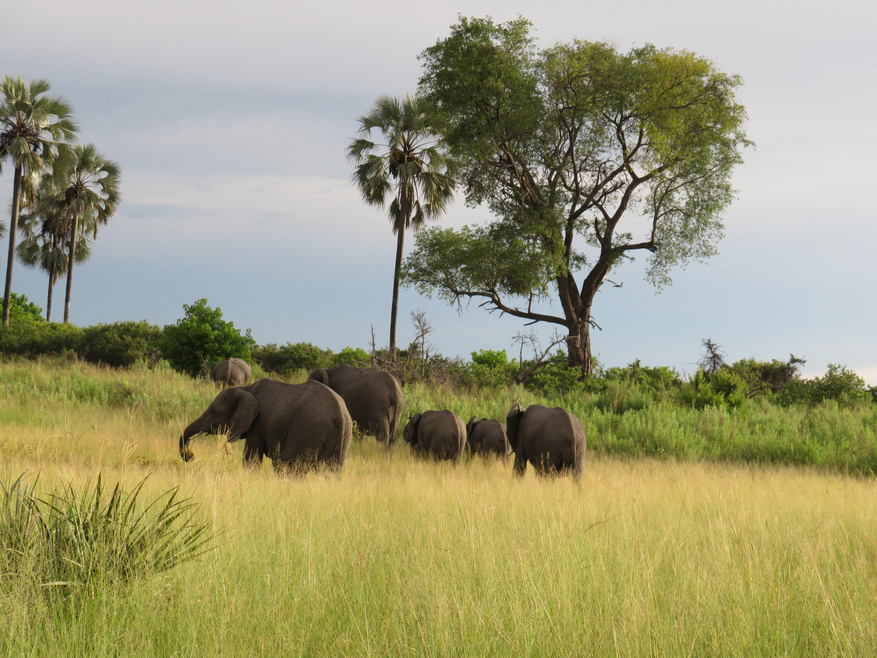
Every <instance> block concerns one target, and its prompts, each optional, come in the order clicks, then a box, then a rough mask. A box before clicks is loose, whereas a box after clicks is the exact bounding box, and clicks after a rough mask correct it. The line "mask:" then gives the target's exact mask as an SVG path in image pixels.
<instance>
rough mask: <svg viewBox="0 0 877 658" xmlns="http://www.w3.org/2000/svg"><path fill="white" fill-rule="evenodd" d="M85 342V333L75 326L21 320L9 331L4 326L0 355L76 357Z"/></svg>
mask: <svg viewBox="0 0 877 658" xmlns="http://www.w3.org/2000/svg"><path fill="white" fill-rule="evenodd" d="M84 338H85V333H84V332H83V330H82V329H80V328H79V327H75V326H73V325H72V324H63V323H60V322H45V321H43V320H41V321H36V320H31V319H26V318H19V319H17V320H16V321H14V322H13V321H10V322H9V326H8V327H3V326H0V353H2V354H17V355H20V356H26V357H30V358H33V357H36V356H40V355H44V354H56V355H60V354H73V353H78V352H79V351H80V350H81V348H82V343H83V340H84Z"/></svg>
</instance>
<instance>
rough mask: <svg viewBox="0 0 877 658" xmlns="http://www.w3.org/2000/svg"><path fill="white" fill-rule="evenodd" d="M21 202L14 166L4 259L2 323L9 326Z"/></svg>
mask: <svg viewBox="0 0 877 658" xmlns="http://www.w3.org/2000/svg"><path fill="white" fill-rule="evenodd" d="M20 202H21V167H16V168H15V177H14V178H13V182H12V217H11V219H10V222H9V259H8V260H7V261H6V292H5V293H4V294H3V325H4V326H6V327H8V326H9V302H10V301H11V300H12V264H13V263H14V262H15V235H16V233H17V232H18V209H19V204H20Z"/></svg>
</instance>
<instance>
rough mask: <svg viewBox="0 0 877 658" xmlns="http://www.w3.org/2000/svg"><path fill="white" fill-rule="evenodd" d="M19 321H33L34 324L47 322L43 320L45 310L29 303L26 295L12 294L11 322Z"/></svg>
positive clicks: (10, 301)
mask: <svg viewBox="0 0 877 658" xmlns="http://www.w3.org/2000/svg"><path fill="white" fill-rule="evenodd" d="M17 320H33V321H34V322H45V320H44V319H43V309H41V308H40V307H39V306H37V305H36V304H34V303H33V302H31V301H29V300H28V298H27V296H26V295H19V294H17V293H14V292H13V293H11V294H10V298H9V322H10V324H11V323H12V322H15V321H17Z"/></svg>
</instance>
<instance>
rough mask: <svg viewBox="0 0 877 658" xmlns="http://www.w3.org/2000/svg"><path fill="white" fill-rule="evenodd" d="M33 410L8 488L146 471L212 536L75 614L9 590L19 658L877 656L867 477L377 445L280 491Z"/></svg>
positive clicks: (8, 642) (204, 454) (107, 416)
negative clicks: (196, 555) (197, 553)
mask: <svg viewBox="0 0 877 658" xmlns="http://www.w3.org/2000/svg"><path fill="white" fill-rule="evenodd" d="M19 404H20V405H21V407H22V408H19V409H16V410H10V409H9V408H8V407H3V406H0V460H2V464H3V471H4V472H5V473H6V474H7V476H8V475H9V474H11V475H18V474H19V473H21V472H22V471H25V470H36V471H39V473H40V485H41V487H43V488H49V487H52V486H53V485H54V484H57V483H61V482H65V481H70V482H73V483H83V482H85V481H86V480H93V478H94V477H96V474H97V472H98V471H101V472H102V473H103V477H104V479H105V481H106V482H110V483H112V482H114V481H115V480H117V479H123V480H124V481H125V482H126V484H127V485H128V486H132V485H133V484H134V483H135V482H137V481H139V480H140V479H142V478H143V477H145V476H147V475H148V476H149V480H148V481H147V485H146V487H145V490H144V493H147V494H150V495H157V494H158V493H161V492H163V491H165V490H167V489H168V488H170V487H173V486H180V488H181V490H182V493H183V494H184V495H185V496H187V497H192V498H194V499H195V500H196V501H198V502H199V503H200V504H201V505H202V513H203V514H204V515H205V516H206V517H208V518H211V519H212V520H213V521H214V523H215V528H216V530H217V535H216V539H215V542H214V546H213V548H212V550H211V551H210V553H209V554H208V556H207V557H206V558H204V559H203V560H201V561H200V562H198V563H191V564H188V565H185V566H183V567H181V568H178V569H177V570H175V571H174V572H172V573H170V574H168V575H163V576H156V577H154V578H153V579H150V580H146V581H142V582H139V583H136V584H135V585H133V586H130V587H129V588H127V589H117V590H112V591H106V592H93V593H90V594H89V596H86V597H84V598H83V599H82V600H78V601H76V602H69V601H68V602H67V603H64V604H58V603H53V602H51V601H48V602H47V601H46V599H45V597H40V596H38V595H37V594H33V595H28V594H27V593H23V592H21V591H19V590H16V589H15V588H14V587H11V586H10V587H7V589H5V590H3V589H0V627H2V628H3V629H5V631H4V633H3V634H2V639H0V653H4V654H6V655H69V656H73V655H88V656H101V655H106V656H110V655H112V656H116V655H126V656H128V655H130V656H171V655H178V656H206V655H216V656H260V655H283V656H389V655H392V656H396V655H401V656H590V655H594V656H603V655H607V656H608V655H613V656H615V655H619V656H677V655H680V656H681V655H697V656H703V655H715V656H762V655H764V656H768V655H769V656H780V655H788V656H806V655H814V656H828V655H839V656H841V655H847V656H864V655H875V654H877V631H875V620H877V533H875V528H877V484H875V482H874V480H872V479H868V478H851V477H846V476H841V475H825V474H820V473H817V472H814V471H811V470H808V469H791V468H764V467H747V466H731V465H716V464H708V463H692V462H688V463H681V462H673V461H658V460H637V461H633V460H617V459H611V458H596V457H593V456H590V457H589V459H588V461H587V462H586V469H585V474H584V477H583V478H582V482H581V486H579V487H577V486H576V485H575V484H574V483H573V482H572V481H571V480H570V479H547V480H540V479H538V478H536V477H535V476H534V475H533V473H532V471H528V473H527V476H526V477H525V478H523V479H521V480H518V479H515V478H514V477H513V476H512V474H511V468H510V465H509V466H504V465H503V464H501V463H499V462H483V461H479V460H475V461H471V462H465V463H463V464H461V465H460V466H458V467H456V468H455V467H453V466H452V465H450V464H436V463H433V462H429V461H423V460H419V459H416V458H415V457H414V456H412V454H411V453H410V451H409V450H408V448H407V446H405V445H397V446H396V447H395V448H394V450H393V452H392V454H390V453H388V451H387V449H386V448H385V447H384V446H380V445H378V444H376V443H375V442H374V441H373V440H372V439H371V438H366V439H364V440H362V441H356V442H355V443H354V445H353V447H352V449H351V454H350V456H349V459H348V463H347V467H346V468H345V470H344V472H343V473H342V474H341V475H340V476H334V475H327V474H309V475H307V476H305V477H302V478H279V477H277V476H275V475H274V473H273V472H272V471H271V469H270V465H269V464H267V463H266V465H265V468H264V469H263V470H262V471H261V472H256V473H250V472H245V471H244V470H243V469H242V468H241V465H240V445H239V444H234V445H232V446H226V444H224V443H223V442H222V441H221V440H220V439H214V438H212V437H211V438H207V439H205V438H200V439H197V440H196V441H195V442H193V449H194V450H195V452H196V457H197V458H196V460H195V461H194V462H192V463H190V464H184V463H183V462H182V461H181V460H180V459H179V457H178V455H177V443H176V441H177V438H178V436H179V431H180V429H181V427H182V426H183V425H184V424H185V423H186V422H188V419H186V418H185V417H182V416H181V417H179V418H172V419H170V420H158V419H149V418H144V417H143V415H142V414H138V413H137V411H136V410H129V411H126V410H119V409H115V410H114V409H107V408H104V407H101V406H97V405H90V404H84V405H74V404H67V405H64V404H57V403H53V404H51V405H46V406H45V408H44V409H42V410H41V411H39V413H38V407H39V406H40V405H39V404H37V403H36V402H34V401H23V402H20V403H19ZM32 405H33V407H32ZM10 418H12V420H9V419H10ZM22 419H25V420H22Z"/></svg>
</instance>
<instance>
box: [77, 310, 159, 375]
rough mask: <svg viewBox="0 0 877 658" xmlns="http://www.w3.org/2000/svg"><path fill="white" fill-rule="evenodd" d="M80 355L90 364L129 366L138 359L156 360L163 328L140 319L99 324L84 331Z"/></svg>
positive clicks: (116, 366)
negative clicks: (138, 320)
mask: <svg viewBox="0 0 877 658" xmlns="http://www.w3.org/2000/svg"><path fill="white" fill-rule="evenodd" d="M83 333H84V339H83V342H82V347H81V349H82V352H81V356H82V357H83V358H84V359H85V360H86V361H89V362H91V363H104V364H106V365H108V366H113V367H115V368H127V367H130V366H132V365H134V364H135V363H137V362H138V361H141V360H146V361H150V360H152V361H154V360H155V359H156V358H157V356H158V351H159V344H160V342H161V338H162V332H161V328H159V327H158V325H154V324H149V323H148V322H147V321H146V320H141V321H140V322H115V323H113V324H97V325H94V326H92V327H86V328H85V329H84V330H83Z"/></svg>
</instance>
